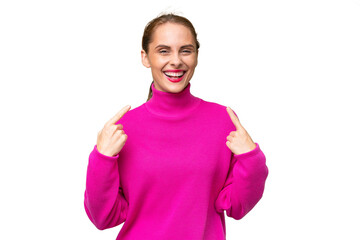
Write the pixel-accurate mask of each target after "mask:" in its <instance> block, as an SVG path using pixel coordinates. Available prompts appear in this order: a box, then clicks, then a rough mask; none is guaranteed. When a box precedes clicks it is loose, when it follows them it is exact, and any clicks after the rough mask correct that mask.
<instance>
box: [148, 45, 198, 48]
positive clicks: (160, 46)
mask: <svg viewBox="0 0 360 240" xmlns="http://www.w3.org/2000/svg"><path fill="white" fill-rule="evenodd" d="M187 47H191V48H193V49H195V47H194V45H192V44H187V45H184V46H181V47H180V48H187ZM157 48H171V47H169V46H167V45H163V44H160V45H157V46H156V47H155V49H157Z"/></svg>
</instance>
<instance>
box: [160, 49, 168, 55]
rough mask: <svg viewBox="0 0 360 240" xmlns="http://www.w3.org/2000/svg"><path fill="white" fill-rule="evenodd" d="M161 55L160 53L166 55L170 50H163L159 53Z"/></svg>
mask: <svg viewBox="0 0 360 240" xmlns="http://www.w3.org/2000/svg"><path fill="white" fill-rule="evenodd" d="M159 53H160V54H166V53H168V50H165V49H161V50H160V51H159Z"/></svg>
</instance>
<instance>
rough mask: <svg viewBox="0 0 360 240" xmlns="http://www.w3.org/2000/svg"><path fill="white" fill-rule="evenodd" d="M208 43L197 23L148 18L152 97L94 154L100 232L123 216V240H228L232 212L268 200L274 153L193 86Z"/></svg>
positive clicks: (108, 130)
mask: <svg viewBox="0 0 360 240" xmlns="http://www.w3.org/2000/svg"><path fill="white" fill-rule="evenodd" d="M199 47H200V45H199V42H198V40H197V35H196V32H195V29H194V27H193V25H192V24H191V22H190V21H189V20H188V19H186V18H184V17H181V16H178V15H173V14H166V15H161V16H159V17H157V18H155V19H153V20H152V21H150V22H149V23H148V25H147V26H146V28H145V31H144V35H143V42H142V48H143V49H142V51H141V56H142V63H143V65H144V66H145V67H148V68H151V72H152V78H153V82H152V83H151V85H150V93H149V98H148V101H147V102H145V103H144V104H142V105H141V106H139V107H137V108H134V109H132V110H131V111H129V110H130V106H129V105H128V106H125V107H124V108H123V109H121V110H120V111H119V112H118V113H117V114H116V115H115V116H114V117H113V118H112V119H110V120H109V121H108V122H107V123H106V124H105V126H104V128H103V129H102V130H101V131H100V132H99V133H98V136H97V144H96V145H95V146H94V149H93V151H92V152H91V153H90V156H89V163H88V170H87V179H86V190H85V201H84V203H85V210H86V213H87V215H88V217H89V219H90V220H91V221H92V223H93V224H94V225H95V226H96V227H97V228H98V229H106V228H111V227H115V226H117V225H119V224H121V223H123V222H124V225H123V226H122V228H121V230H120V232H119V235H118V237H117V239H121V240H128V239H129V240H137V239H141V240H144V239H146V240H148V239H154V240H155V239H156V240H177V239H179V240H180V239H181V240H185V239H186V240H188V239H189V240H201V239H205V240H223V239H225V237H226V230H225V218H224V211H226V214H227V216H228V217H232V218H234V219H237V220H238V219H241V218H242V217H244V216H245V215H246V214H247V213H248V212H249V211H250V210H251V209H252V208H253V207H254V206H255V205H256V203H257V202H258V201H259V200H260V198H261V197H262V194H263V191H264V186H265V180H266V178H267V175H268V168H267V166H266V163H265V162H266V159H265V155H264V154H263V152H262V151H261V150H260V147H259V145H258V143H254V142H253V141H252V139H251V137H250V136H249V134H248V133H247V131H246V130H245V129H244V127H243V126H242V125H241V123H240V121H239V119H238V118H237V115H236V114H235V113H234V112H233V111H232V110H231V109H230V108H229V107H225V106H223V105H220V104H217V103H213V102H208V101H205V100H203V99H201V98H198V97H195V96H193V95H192V94H191V92H190V87H191V85H190V80H191V78H192V76H193V74H194V71H195V68H196V65H197V60H198V53H199V52H198V49H199Z"/></svg>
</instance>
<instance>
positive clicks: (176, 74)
mask: <svg viewBox="0 0 360 240" xmlns="http://www.w3.org/2000/svg"><path fill="white" fill-rule="evenodd" d="M185 72H186V71H180V72H167V71H165V72H164V74H165V75H166V76H167V77H169V78H172V79H179V78H181V77H182V76H184V74H185Z"/></svg>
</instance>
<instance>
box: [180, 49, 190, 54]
mask: <svg viewBox="0 0 360 240" xmlns="http://www.w3.org/2000/svg"><path fill="white" fill-rule="evenodd" d="M182 52H183V53H185V54H190V53H191V52H192V51H191V50H188V49H184V50H183V51H182Z"/></svg>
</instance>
